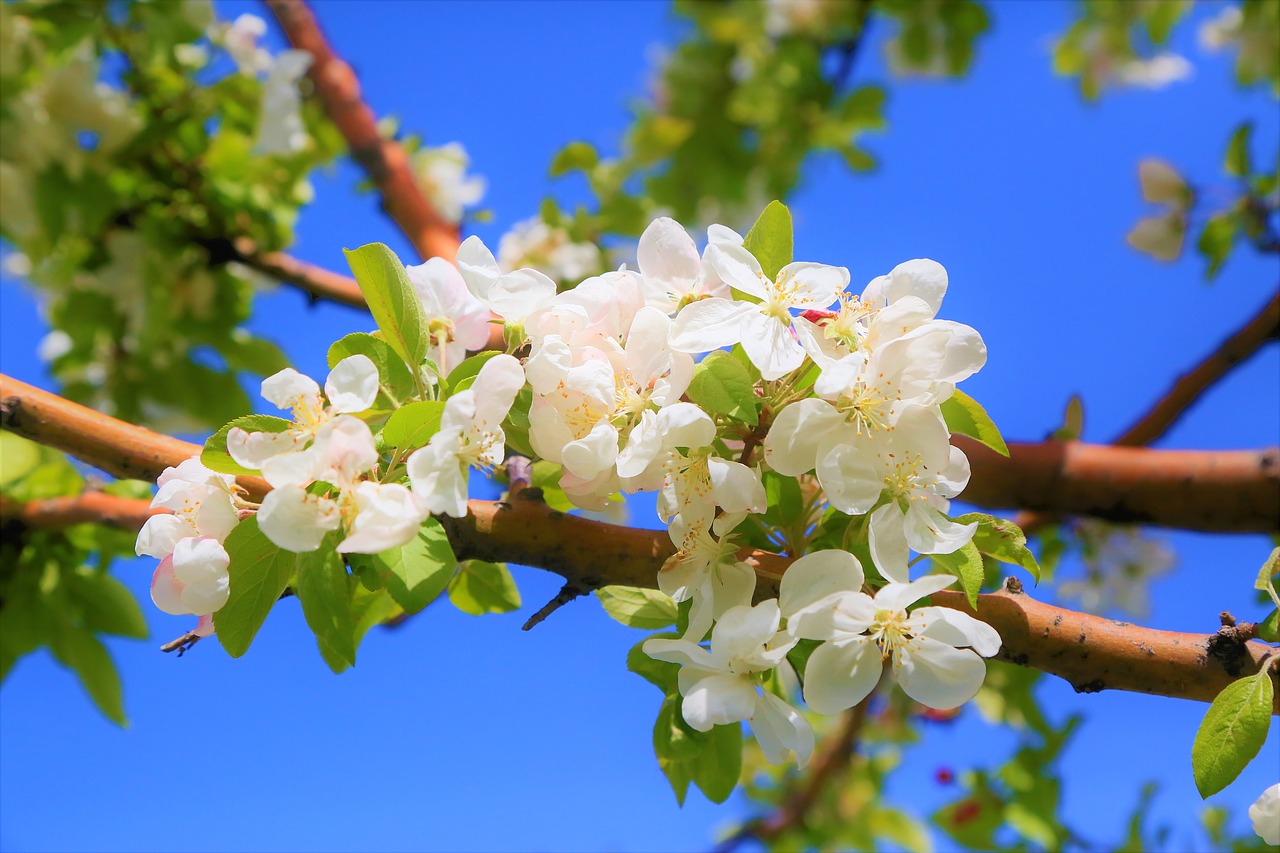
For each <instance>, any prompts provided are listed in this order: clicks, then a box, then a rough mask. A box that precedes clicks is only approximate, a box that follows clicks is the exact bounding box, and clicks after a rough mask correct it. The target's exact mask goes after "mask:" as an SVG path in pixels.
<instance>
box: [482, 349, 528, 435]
mask: <svg viewBox="0 0 1280 853" xmlns="http://www.w3.org/2000/svg"><path fill="white" fill-rule="evenodd" d="M522 387H524V368H522V367H521V366H520V360H519V359H517V358H515V357H514V356H510V355H507V354H505V353H503V354H502V355H496V356H494V357H493V358H491V359H489V360H488V361H486V362H485V363H484V365H483V366H482V367H481V368H480V372H479V373H477V374H476V381H475V383H474V384H473V385H472V386H471V390H472V391H473V392H475V402H476V420H477V421H478V422H479V423H481V424H483V425H485V426H482V427H481V428H482V429H484V428H487V427H496V426H498V425H499V424H501V423H502V420H503V418H505V417H506V416H507V413H508V412H510V411H511V405H512V404H513V403H514V402H515V399H516V395H517V394H519V393H520V389H521V388H522Z"/></svg>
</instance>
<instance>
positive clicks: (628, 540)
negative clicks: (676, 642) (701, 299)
mask: <svg viewBox="0 0 1280 853" xmlns="http://www.w3.org/2000/svg"><path fill="white" fill-rule="evenodd" d="M0 426H3V427H4V428H5V429H10V430H13V431H14V432H16V433H18V434H20V435H24V436H26V437H28V438H32V439H34V440H36V441H39V442H41V443H42V444H47V445H49V446H52V447H57V448H59V449H61V450H63V451H65V452H67V453H70V454H71V455H73V456H76V457H77V458H79V459H81V460H83V461H85V462H88V463H90V464H92V465H96V466H98V467H99V468H102V469H103V470H105V471H108V472H110V473H113V474H116V475H117V476H128V477H139V478H144V479H151V478H154V477H155V476H156V475H158V474H159V473H160V472H161V471H162V470H163V469H164V468H165V467H166V466H169V465H176V464H178V463H179V462H181V461H182V460H183V459H185V458H187V457H188V456H190V455H191V454H192V453H194V452H195V451H196V450H198V448H197V446H196V445H193V444H188V443H186V442H184V441H178V440H177V439H174V438H169V437H166V436H161V435H156V434H155V433H152V432H150V431H149V430H146V429H143V428H142V427H137V426H133V425H131V424H126V423H123V422H121V421H118V420H116V419H114V418H111V417H108V416H106V415H103V414H100V413H98V412H94V411H93V410H91V409H87V408H85V407H84V406H80V405H78V404H76V403H72V402H69V401H67V400H63V399H62V398H60V397H57V396H55V395H53V394H49V393H48V392H45V391H41V390H39V389H37V388H32V387H31V386H29V385H25V384H23V383H21V382H17V381H15V380H13V379H10V378H9V377H7V376H2V375H0ZM1027 447H1034V446H1031V445H1029V446H1027ZM1082 447H1087V446H1085V445H1082ZM1098 449H1100V450H1111V451H1113V452H1124V453H1134V452H1145V453H1151V454H1156V455H1159V454H1160V453H1162V451H1134V450H1131V449H1127V448H1118V449H1113V448H1098ZM1020 455H1021V454H1016V453H1015V456H1014V459H1015V460H1016V459H1018V458H1019V456H1020ZM1178 455H1179V456H1182V455H1186V454H1183V453H1181V452H1179V454H1178ZM1192 455H1194V454H1192ZM1207 455H1209V456H1213V455H1215V454H1207ZM1011 464H1016V462H1015V463H1011ZM239 482H240V484H241V485H242V486H243V487H245V488H246V489H248V490H249V491H250V493H251V494H256V495H261V494H263V493H265V491H266V489H267V488H268V486H267V484H266V483H265V482H264V481H262V480H258V479H255V478H241V479H240V480H239ZM1061 486H1062V484H1059V487H1061ZM530 492H531V490H525V492H523V493H522V495H521V496H520V497H518V498H517V499H516V500H513V501H510V502H507V501H498V502H489V501H471V502H470V503H469V504H468V509H469V512H468V514H467V516H466V517H465V518H461V519H454V518H448V517H444V518H441V519H440V520H441V522H442V523H443V524H444V526H445V530H446V531H447V533H448V535H449V540H450V542H451V543H452V544H453V548H454V552H455V553H456V554H457V556H458V558H459V559H464V560H465V559H471V558H479V559H484V560H493V561H499V562H512V563H520V564H523V565H527V566H534V567H537V568H542V569H546V570H548V571H552V572H555V573H556V574H558V575H561V576H562V577H563V578H564V579H565V580H566V581H568V582H569V583H571V584H574V585H575V586H578V587H586V588H588V589H594V588H596V587H599V586H604V585H607V584H625V585H629V586H640V587H648V588H654V587H656V586H657V574H658V570H659V569H660V568H661V566H662V564H663V562H665V560H666V558H667V557H669V556H670V555H671V554H672V553H673V552H674V546H673V545H672V544H671V540H670V537H669V536H668V535H667V533H666V531H662V530H639V529H633V528H622V527H616V526H614V525H610V524H604V523H601V522H598V521H592V520H589V519H585V518H580V517H577V516H570V515H565V514H564V513H562V512H557V511H556V510H553V509H551V508H549V507H548V506H547V505H546V504H544V503H543V502H542V501H540V500H536V499H530V498H526V496H529V495H530ZM740 557H741V558H742V559H743V560H745V561H746V562H747V563H748V564H750V565H751V566H752V567H753V568H755V570H756V573H757V575H758V577H759V579H760V584H759V587H758V590H757V592H758V594H759V595H764V596H769V595H774V594H776V592H777V588H778V581H779V580H780V579H781V577H782V574H783V572H784V571H786V568H787V566H788V565H789V564H790V562H791V561H790V560H789V559H787V558H786V557H782V556H779V555H777V554H770V553H766V552H763V551H754V550H744V551H743V552H742V553H741V554H740ZM933 600H934V603H936V604H939V605H941V606H944V607H951V608H955V609H958V610H966V611H967V610H968V604H967V602H966V601H965V598H964V596H963V595H962V594H961V593H958V592H940V593H936V594H935V595H934V597H933ZM975 615H976V616H977V617H978V618H979V619H981V620H982V621H984V622H986V623H987V624H989V625H991V626H992V627H993V628H995V629H996V631H998V632H999V634H1000V636H1001V638H1002V640H1003V647H1002V649H1001V652H1000V656H1001V657H1002V658H1004V659H1005V660H1008V661H1011V662H1013V663H1016V664H1020V665H1023V666H1029V667H1033V668H1035V669H1039V670H1042V671H1044V672H1048V673H1051V674H1053V675H1058V676H1061V677H1062V678H1065V679H1067V680H1068V681H1069V682H1071V684H1072V685H1073V686H1075V688H1076V689H1077V690H1080V691H1083V692H1097V691H1099V690H1104V689H1106V690H1129V691H1135V692H1139V693H1151V694H1157V695H1161V696H1172V697H1180V698H1186V699H1199V700H1202V701H1208V700H1210V699H1212V698H1213V697H1214V696H1215V695H1217V693H1218V692H1219V691H1221V690H1222V688H1223V687H1225V686H1226V685H1227V684H1229V683H1231V681H1233V680H1235V679H1236V678H1239V677H1241V676H1244V675H1248V674H1250V673H1253V672H1257V671H1258V670H1259V669H1260V668H1261V667H1262V666H1264V665H1267V663H1268V661H1269V659H1270V658H1272V657H1273V656H1275V655H1277V654H1280V649H1276V648H1274V647H1271V646H1267V645H1264V644H1262V643H1256V642H1249V643H1242V642H1239V641H1238V640H1236V639H1232V638H1231V637H1229V636H1220V635H1218V634H1178V633H1173V632H1170V631H1155V630H1150V629H1146V628H1140V627H1138V626H1135V625H1130V624H1128V623H1123V622H1115V621H1112V620H1110V619H1103V618H1101V617H1098V616H1090V615H1088V614H1084V613H1076V612H1073V611H1070V610H1063V609H1061V608H1057V607H1051V606H1050V605H1047V604H1042V603H1040V602H1038V601H1035V600H1033V599H1032V598H1030V597H1029V596H1027V595H1024V594H1023V593H1022V592H1021V589H1020V587H1019V586H1017V585H1016V584H1011V585H1010V587H1009V589H1008V590H1006V591H1004V592H999V593H994V594H989V595H982V596H980V597H979V608H978V611H977V613H976V614H975ZM1272 676H1273V678H1276V679H1277V680H1278V681H1280V673H1277V672H1276V671H1275V670H1273V672H1272ZM1276 694H1277V697H1278V698H1277V708H1278V709H1280V689H1278V690H1277V691H1276Z"/></svg>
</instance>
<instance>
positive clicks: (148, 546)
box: [134, 515, 199, 560]
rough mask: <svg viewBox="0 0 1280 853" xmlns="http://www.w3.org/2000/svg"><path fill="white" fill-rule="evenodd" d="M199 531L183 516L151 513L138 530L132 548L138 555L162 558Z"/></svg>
mask: <svg viewBox="0 0 1280 853" xmlns="http://www.w3.org/2000/svg"><path fill="white" fill-rule="evenodd" d="M198 534H199V531H198V530H196V528H195V526H194V525H193V524H191V523H190V522H188V521H187V520H186V519H185V518H182V517H181V516H177V515H153V516H151V517H150V518H148V519H147V520H146V522H145V523H144V524H143V525H142V529H141V530H139V531H138V540H137V542H136V543H135V544H134V550H135V551H136V552H137V554H138V556H139V557H155V558H156V559H157V560H163V559H164V558H165V557H168V556H169V555H170V554H172V553H173V547H174V546H175V545H177V544H178V542H180V541H181V540H183V539H185V538H187V537H188V536H196V535H198Z"/></svg>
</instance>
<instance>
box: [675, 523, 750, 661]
mask: <svg viewBox="0 0 1280 853" xmlns="http://www.w3.org/2000/svg"><path fill="white" fill-rule="evenodd" d="M742 519H743V515H742V514H736V515H730V514H729V513H725V514H723V515H721V516H720V517H719V518H717V519H715V520H714V522H713V521H712V520H711V517H710V515H694V516H693V518H692V520H691V521H686V520H685V519H684V518H682V517H679V516H678V517H676V518H673V519H672V520H671V523H670V528H669V533H670V536H671V541H672V542H673V543H674V544H675V546H676V547H677V548H679V550H678V551H676V553H674V554H672V555H671V556H670V557H668V558H667V560H666V562H664V563H663V564H662V568H661V569H659V570H658V589H660V590H662V591H663V592H664V593H666V594H667V595H669V596H671V598H672V599H673V600H674V601H677V602H679V601H686V600H688V599H693V606H692V607H691V609H690V611H689V627H688V630H686V631H685V635H684V639H686V640H693V641H694V642H700V641H701V640H702V638H703V637H705V636H706V635H707V630H708V629H709V628H710V627H711V623H712V620H714V619H719V618H721V617H722V616H723V615H724V613H725V612H726V611H727V610H729V609H730V608H733V607H738V606H743V605H745V606H750V605H751V596H752V595H753V594H754V593H755V590H756V573H755V570H754V569H752V568H751V567H750V566H749V565H747V564H746V563H744V562H742V561H741V560H739V559H738V556H737V555H738V545H737V543H736V542H735V541H734V539H733V536H732V534H731V533H730V531H731V530H732V529H733V528H734V527H736V526H737V525H738V524H739V523H740V522H741V521H742Z"/></svg>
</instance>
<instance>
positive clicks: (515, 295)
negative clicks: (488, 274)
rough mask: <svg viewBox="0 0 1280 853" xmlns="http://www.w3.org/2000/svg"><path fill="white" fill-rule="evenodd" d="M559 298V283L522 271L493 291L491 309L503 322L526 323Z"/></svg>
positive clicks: (530, 271) (509, 274)
mask: <svg viewBox="0 0 1280 853" xmlns="http://www.w3.org/2000/svg"><path fill="white" fill-rule="evenodd" d="M555 295H556V283H555V282H554V281H552V280H551V279H550V278H548V277H547V276H546V275H545V274H543V273H540V272H538V271H537V270H534V269H518V270H512V271H511V272H509V273H507V274H506V275H504V276H503V277H502V278H500V279H499V280H498V282H497V283H496V284H495V285H494V286H493V289H492V290H490V291H489V301H488V305H489V307H490V308H491V309H492V310H493V311H495V312H496V313H497V314H498V315H499V316H501V317H502V318H503V319H505V320H507V321H509V322H513V323H520V322H523V321H524V319H525V318H526V317H528V316H529V315H530V314H532V313H533V312H534V311H536V310H537V309H538V308H541V307H542V306H544V305H546V304H547V303H548V302H550V301H551V300H552V299H554V298H555Z"/></svg>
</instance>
